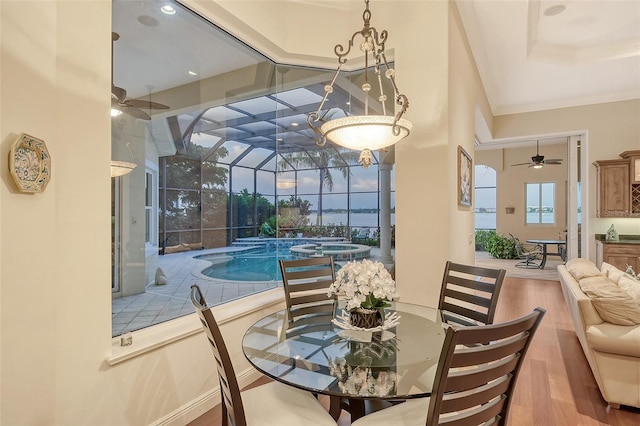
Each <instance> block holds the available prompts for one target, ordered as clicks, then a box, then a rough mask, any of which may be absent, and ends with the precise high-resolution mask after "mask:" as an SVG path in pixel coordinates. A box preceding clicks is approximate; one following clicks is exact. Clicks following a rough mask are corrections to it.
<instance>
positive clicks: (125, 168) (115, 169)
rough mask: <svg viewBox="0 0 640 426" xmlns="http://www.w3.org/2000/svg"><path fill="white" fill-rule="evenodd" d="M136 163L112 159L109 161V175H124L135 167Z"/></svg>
mask: <svg viewBox="0 0 640 426" xmlns="http://www.w3.org/2000/svg"><path fill="white" fill-rule="evenodd" d="M136 166H137V164H135V163H129V162H127V161H112V162H111V177H118V176H124V175H126V174H127V173H130V172H131V171H132V170H133V169H135V168H136Z"/></svg>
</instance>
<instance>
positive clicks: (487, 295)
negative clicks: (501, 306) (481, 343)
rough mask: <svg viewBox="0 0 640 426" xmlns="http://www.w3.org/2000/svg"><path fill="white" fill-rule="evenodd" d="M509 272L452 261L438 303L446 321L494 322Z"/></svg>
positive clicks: (449, 262)
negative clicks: (499, 297) (503, 284)
mask: <svg viewBox="0 0 640 426" xmlns="http://www.w3.org/2000/svg"><path fill="white" fill-rule="evenodd" d="M506 273H507V271H506V270H504V269H491V268H483V267H479V266H470V265H463V264H460V263H453V262H451V261H448V262H447V263H446V265H445V268H444V276H443V278H442V287H441V289H440V300H439V302H438V309H440V311H441V312H442V317H443V318H442V319H443V321H445V322H446V323H448V324H455V325H462V326H467V325H479V324H480V325H481V324H491V323H492V322H493V316H494V314H495V312H496V307H497V305H498V296H499V295H500V289H501V288H502V281H504V277H505V274H506Z"/></svg>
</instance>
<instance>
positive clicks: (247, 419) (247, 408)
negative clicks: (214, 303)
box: [191, 285, 336, 426]
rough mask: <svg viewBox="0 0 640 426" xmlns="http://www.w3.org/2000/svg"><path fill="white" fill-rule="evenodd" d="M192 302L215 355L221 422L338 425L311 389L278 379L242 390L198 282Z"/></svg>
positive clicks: (238, 424)
mask: <svg viewBox="0 0 640 426" xmlns="http://www.w3.org/2000/svg"><path fill="white" fill-rule="evenodd" d="M191 302H192V303H193V306H194V307H195V309H196V312H197V314H198V316H199V317H200V321H202V326H203V328H204V331H205V334H206V336H207V338H208V339H209V343H210V344H211V349H212V351H213V356H214V358H215V365H216V369H217V371H218V380H219V382H220V394H221V399H222V425H233V426H246V425H272V426H276V425H278V426H299V425H302V424H305V423H306V424H314V425H316V424H317V425H334V426H335V425H336V422H335V420H333V418H332V417H331V415H330V414H329V412H328V411H327V410H326V409H325V408H324V407H323V406H322V405H321V404H320V403H319V402H318V400H317V399H316V398H314V396H313V395H312V394H311V393H310V392H306V391H303V390H300V389H297V388H294V387H292V386H287V385H285V384H282V383H280V382H276V381H272V382H269V383H267V384H264V385H261V386H258V387H254V388H251V389H247V390H244V391H242V392H241V391H240V387H239V385H238V380H237V378H236V375H235V371H234V369H233V364H232V363H231V358H230V356H229V352H228V351H227V346H226V344H225V342H224V338H223V337H222V333H221V332H220V328H219V327H218V323H217V322H216V320H215V318H214V316H213V313H212V312H211V309H209V308H207V304H206V301H205V299H204V295H203V294H202V291H201V290H200V287H199V286H197V285H192V286H191Z"/></svg>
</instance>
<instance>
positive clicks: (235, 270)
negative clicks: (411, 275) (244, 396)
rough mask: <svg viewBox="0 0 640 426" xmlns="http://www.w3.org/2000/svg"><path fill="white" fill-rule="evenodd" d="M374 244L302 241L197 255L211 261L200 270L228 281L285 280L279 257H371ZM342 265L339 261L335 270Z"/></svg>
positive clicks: (208, 275) (207, 274)
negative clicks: (278, 247)
mask: <svg viewBox="0 0 640 426" xmlns="http://www.w3.org/2000/svg"><path fill="white" fill-rule="evenodd" d="M370 251H371V247H367V246H361V245H359V244H349V243H344V244H339V243H330V244H303V245H298V246H293V247H291V248H290V249H281V250H276V251H273V250H270V249H269V248H267V247H248V248H247V249H246V250H243V249H241V250H238V249H237V248H236V249H235V250H233V251H231V250H230V251H228V252H226V253H218V254H203V255H200V256H195V258H196V259H199V260H205V261H208V262H210V263H211V265H210V266H208V267H206V268H205V269H203V270H202V271H201V274H203V275H205V276H207V277H210V278H215V279H219V280H226V281H282V273H281V272H280V265H279V263H278V261H279V260H280V259H285V260H287V259H299V258H307V257H312V256H326V255H331V256H333V258H334V261H336V262H338V261H348V260H354V259H362V258H364V257H368V255H369V253H370ZM338 269H340V265H339V264H338V263H336V270H338Z"/></svg>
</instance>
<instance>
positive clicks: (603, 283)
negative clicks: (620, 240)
mask: <svg viewBox="0 0 640 426" xmlns="http://www.w3.org/2000/svg"><path fill="white" fill-rule="evenodd" d="M558 273H559V275H560V282H561V284H562V292H563V294H564V298H565V302H566V304H567V307H568V309H569V313H570V315H571V320H572V322H573V326H574V328H575V331H576V334H577V335H578V339H579V341H580V344H581V345H582V349H583V350H584V353H585V355H586V358H587V360H588V362H589V366H590V367H591V370H592V371H593V375H594V377H595V379H596V382H597V383H598V387H599V388H600V392H601V393H602V397H603V398H604V400H605V401H607V403H608V404H609V405H610V406H611V407H612V408H619V407H620V405H627V406H632V407H640V325H638V324H640V282H636V281H635V280H633V278H631V277H628V276H625V275H624V273H623V272H622V271H620V270H618V269H616V268H615V267H613V266H611V265H609V264H607V263H603V265H602V269H601V270H598V268H597V267H596V266H595V265H594V264H593V263H591V262H589V261H588V260H585V259H572V260H571V261H569V262H567V264H566V266H565V265H559V266H558ZM612 283H614V284H615V288H614V287H613V286H612ZM634 283H637V285H635V286H634ZM605 289H606V291H605ZM618 289H619V290H622V291H623V292H622V293H620V292H619V291H618ZM627 296H628V297H627ZM636 309H637V310H636Z"/></svg>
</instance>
